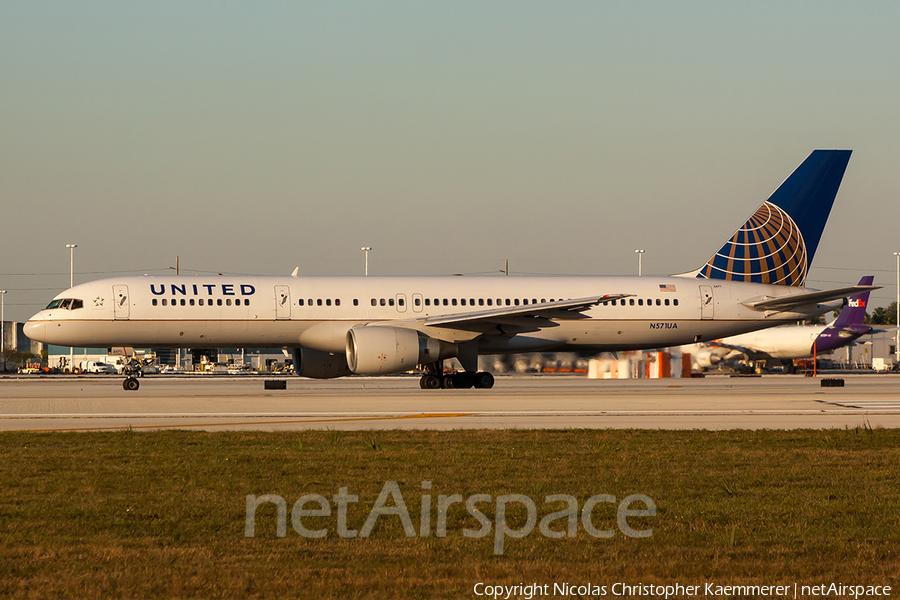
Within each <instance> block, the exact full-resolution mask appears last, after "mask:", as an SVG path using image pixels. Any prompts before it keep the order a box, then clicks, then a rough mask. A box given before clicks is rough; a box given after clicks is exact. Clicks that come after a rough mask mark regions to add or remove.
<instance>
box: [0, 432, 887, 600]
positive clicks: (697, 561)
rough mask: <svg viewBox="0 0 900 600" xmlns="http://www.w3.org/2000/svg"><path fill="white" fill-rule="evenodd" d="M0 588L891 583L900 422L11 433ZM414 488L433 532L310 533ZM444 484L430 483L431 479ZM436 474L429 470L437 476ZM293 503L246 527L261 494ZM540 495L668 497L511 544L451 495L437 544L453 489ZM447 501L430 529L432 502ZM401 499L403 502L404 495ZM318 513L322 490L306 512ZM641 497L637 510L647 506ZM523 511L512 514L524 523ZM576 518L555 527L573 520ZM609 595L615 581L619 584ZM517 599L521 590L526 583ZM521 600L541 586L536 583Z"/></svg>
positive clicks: (240, 591)
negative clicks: (649, 511)
mask: <svg viewBox="0 0 900 600" xmlns="http://www.w3.org/2000/svg"><path fill="white" fill-rule="evenodd" d="M0 461H2V465H3V466H2V473H3V491H2V494H0V534H2V535H0V595H2V596H4V597H9V596H13V597H15V596H21V597H29V596H30V597H66V596H68V597H77V598H97V597H138V598H148V597H204V598H206V597H267V598H268V597H304V598H306V597H309V598H314V597H341V598H355V597H381V598H393V597H397V598H459V597H477V596H475V594H474V592H473V589H474V585H475V584H476V583H478V582H485V583H488V584H490V585H497V584H507V585H515V584H522V583H524V584H529V583H538V584H549V586H550V590H551V591H552V588H553V584H554V583H563V582H568V583H571V584H576V585H582V584H586V583H588V582H591V583H592V584H594V585H606V586H611V585H612V584H613V583H616V582H624V583H628V584H637V583H658V584H673V583H675V582H680V583H682V584H684V585H688V584H691V585H696V584H701V585H702V584H704V583H705V582H711V581H714V582H716V583H717V584H721V585H738V584H759V585H774V584H782V585H793V584H794V583H795V582H796V583H798V584H802V585H818V584H821V583H826V584H827V583H831V582H835V583H844V584H872V585H893V586H894V590H895V591H894V593H895V594H896V590H897V589H898V588H897V586H898V583H900V575H898V574H900V554H898V552H900V515H898V512H900V431H896V430H878V429H875V430H872V429H868V428H865V427H860V428H856V429H851V430H842V431H790V432H785V431H730V432H708V431H643V430H631V431H596V430H571V431H459V432H428V431H425V432H421V431H419V432H416V431H413V432H410V431H391V432H377V433H373V432H338V431H320V432H302V433H260V432H233V433H202V432H182V431H163V432H152V433H137V432H133V431H122V432H114V433H77V434H70V433H56V434H24V433H4V434H0ZM388 481H396V482H397V486H398V489H399V490H401V491H402V495H403V500H404V501H405V504H406V508H407V509H408V512H409V516H410V520H411V523H412V524H413V526H414V528H415V534H416V535H415V537H407V535H406V534H405V533H404V528H403V524H402V519H401V518H400V517H399V516H396V515H386V516H381V517H380V518H379V519H378V520H377V523H375V526H374V528H373V529H372V531H371V535H370V536H369V537H365V538H362V537H356V538H347V539H345V538H342V537H340V536H339V535H338V534H337V532H336V527H337V510H336V507H335V506H334V503H332V514H331V515H330V516H328V517H325V516H305V517H303V518H302V525H303V526H304V527H306V528H308V529H311V530H317V529H327V535H326V536H325V537H322V538H319V539H310V538H307V537H303V536H301V535H300V534H298V533H297V532H296V531H295V530H294V529H293V528H292V526H291V524H292V521H291V508H292V506H293V503H294V502H295V501H296V500H297V499H298V498H300V497H301V496H303V495H305V494H319V495H321V496H324V497H325V498H327V499H328V500H332V497H333V496H334V495H337V494H338V493H339V489H340V488H342V487H346V488H347V493H348V494H351V495H357V496H358V497H359V502H358V503H351V504H349V505H348V506H347V517H346V527H347V528H348V529H352V530H361V529H362V528H363V526H364V522H365V521H366V518H367V516H368V514H369V511H370V510H371V509H372V507H373V505H375V502H376V498H377V497H378V495H379V493H380V492H381V491H382V488H383V486H384V485H385V482H388ZM424 481H427V482H431V488H430V489H423V487H422V482H424ZM426 485H427V484H426ZM264 494H275V495H279V496H281V497H283V498H284V499H285V502H286V506H287V528H286V529H287V531H286V535H285V536H284V537H277V536H276V508H275V505H274V504H266V505H262V506H260V507H259V509H258V511H257V514H256V519H255V535H254V537H245V526H246V520H247V496H248V495H253V496H261V495H264ZM454 494H459V495H460V496H461V497H462V498H468V497H470V496H472V495H475V494H487V495H490V496H491V498H492V502H485V503H481V504H479V505H478V508H479V510H481V511H482V512H483V514H484V515H485V518H486V519H487V520H488V521H490V522H491V523H492V527H495V526H496V522H497V518H496V517H497V515H496V514H495V512H496V510H495V509H496V505H495V501H496V497H497V496H501V495H507V494H521V495H524V496H527V497H529V498H531V499H532V500H533V501H534V502H535V504H536V507H537V513H538V514H537V519H538V521H540V520H541V519H542V518H543V517H545V516H546V515H547V514H548V513H552V512H557V511H560V510H562V509H563V508H565V503H561V502H556V503H549V504H547V503H545V502H544V498H545V497H546V496H548V495H551V494H567V495H571V496H574V497H575V498H576V499H577V503H578V506H579V507H582V506H583V505H584V503H585V501H586V500H587V499H588V498H590V497H592V496H595V495H597V494H609V495H612V496H615V498H616V502H618V501H620V500H621V499H623V498H625V497H626V496H628V495H631V494H644V495H646V496H649V497H650V498H651V499H652V501H653V502H654V503H655V505H656V515H655V516H638V517H631V518H630V519H629V521H628V523H629V524H630V525H631V526H632V527H634V528H636V529H642V530H645V529H651V528H652V535H651V536H650V537H646V538H643V539H638V538H631V537H627V536H625V535H623V534H622V533H621V531H620V529H618V528H617V523H618V521H617V519H616V505H615V504H613V503H607V502H602V503H600V504H598V505H597V506H596V508H595V510H594V512H593V519H592V521H591V523H593V525H594V526H595V527H596V528H597V529H609V530H613V531H614V535H613V537H611V538H609V539H604V538H597V537H593V536H591V535H589V534H588V533H587V532H586V531H585V528H584V522H583V521H582V520H581V517H580V515H579V517H578V520H577V530H576V531H575V532H574V533H575V535H574V536H573V537H562V538H548V537H545V536H544V535H542V534H541V533H540V531H539V527H538V526H535V527H534V529H533V531H531V532H530V533H529V534H528V535H526V536H525V537H522V538H512V537H506V538H505V539H504V541H505V546H504V553H503V554H502V555H495V552H494V548H495V535H494V534H495V531H496V529H493V530H492V532H491V534H490V535H487V536H486V537H481V538H471V537H466V535H465V534H464V530H466V529H468V530H477V529H478V528H479V527H480V526H481V524H480V523H479V521H478V520H476V518H475V517H473V516H472V514H470V513H469V512H467V511H466V508H465V505H464V504H454V505H452V506H451V507H450V508H449V509H448V510H447V511H446V537H436V535H435V534H436V526H437V522H438V519H437V516H436V515H437V506H438V500H439V496H440V495H445V496H450V495H454ZM423 496H429V497H430V504H431V506H430V510H428V512H427V514H428V515H429V516H428V518H427V519H426V520H427V521H428V522H429V529H430V535H429V536H428V537H423V536H422V535H420V534H421V533H422V530H421V522H422V521H421V514H420V513H421V510H422V509H421V507H422V497H423ZM393 505H394V502H393V499H392V500H391V501H388V502H387V504H386V506H393ZM304 506H305V508H306V509H312V508H317V507H318V505H316V504H314V503H313V504H306V505H304ZM641 507H642V506H641V505H636V506H634V508H641ZM526 517H527V515H526V510H525V507H524V505H522V504H521V503H518V504H517V503H510V504H508V505H507V507H506V522H507V524H508V526H509V527H510V528H511V529H520V528H522V527H523V526H524V525H525V524H526ZM567 523H568V521H567V520H566V519H564V518H560V519H556V520H555V521H554V523H553V524H552V526H551V528H552V529H553V530H555V531H565V530H566V526H567ZM609 595H611V594H609ZM513 597H516V596H513ZM518 597H522V596H521V595H519V596H518Z"/></svg>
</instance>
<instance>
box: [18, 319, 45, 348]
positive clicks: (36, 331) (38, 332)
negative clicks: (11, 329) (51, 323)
mask: <svg viewBox="0 0 900 600" xmlns="http://www.w3.org/2000/svg"><path fill="white" fill-rule="evenodd" d="M22 331H23V332H24V333H25V335H27V336H28V337H29V338H31V339H33V340H34V341H36V342H43V341H44V340H45V339H46V331H47V322H46V321H45V320H43V319H42V318H40V317H39V316H38V315H35V316H33V317H31V318H30V319H28V322H26V323H25V325H23V326H22Z"/></svg>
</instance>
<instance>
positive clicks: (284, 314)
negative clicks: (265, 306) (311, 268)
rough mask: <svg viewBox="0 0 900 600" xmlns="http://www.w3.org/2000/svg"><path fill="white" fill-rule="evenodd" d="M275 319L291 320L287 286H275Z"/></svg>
mask: <svg viewBox="0 0 900 600" xmlns="http://www.w3.org/2000/svg"><path fill="white" fill-rule="evenodd" d="M275 318H276V319H290V318H291V288H290V286H287V285H276V286H275Z"/></svg>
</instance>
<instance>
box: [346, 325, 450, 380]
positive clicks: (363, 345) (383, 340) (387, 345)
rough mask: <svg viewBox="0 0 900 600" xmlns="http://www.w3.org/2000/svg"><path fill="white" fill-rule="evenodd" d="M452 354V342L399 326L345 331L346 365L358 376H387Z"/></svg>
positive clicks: (359, 328)
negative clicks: (442, 340)
mask: <svg viewBox="0 0 900 600" xmlns="http://www.w3.org/2000/svg"><path fill="white" fill-rule="evenodd" d="M452 356H456V345H455V344H449V343H447V342H441V341H439V340H436V339H434V338H430V337H428V336H427V335H425V334H423V333H420V332H418V331H415V330H413V329H404V328H402V327H382V326H377V325H375V326H369V327H354V328H353V329H351V330H350V331H348V332H347V365H348V366H349V368H350V370H351V371H353V372H354V373H356V374H358V375H390V374H392V373H402V372H403V371H409V370H410V369H414V368H415V366H416V365H418V364H427V363H433V362H437V361H439V360H443V359H445V358H450V357H452Z"/></svg>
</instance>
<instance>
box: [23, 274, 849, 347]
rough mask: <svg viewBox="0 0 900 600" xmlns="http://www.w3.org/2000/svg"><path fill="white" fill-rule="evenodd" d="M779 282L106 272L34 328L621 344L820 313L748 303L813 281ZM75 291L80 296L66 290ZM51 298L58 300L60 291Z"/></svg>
mask: <svg viewBox="0 0 900 600" xmlns="http://www.w3.org/2000/svg"><path fill="white" fill-rule="evenodd" d="M806 291H808V290H805V289H804V288H799V287H787V286H781V285H766V284H753V283H742V282H732V281H722V280H706V279H697V278H691V277H649V276H648V277H232V276H229V277H206V276H204V277H199V276H198V277H184V276H181V277H177V276H174V277H168V276H162V277H159V276H143V277H125V278H116V279H106V280H100V281H95V282H91V283H84V284H81V285H77V286H75V287H73V288H71V289H69V290H66V291H65V292H63V293H61V294H59V295H58V296H57V297H56V298H57V300H63V302H61V303H60V306H55V307H54V305H53V304H51V306H50V307H48V308H46V309H44V310H42V311H40V312H39V313H37V314H36V315H34V316H33V317H32V318H31V319H30V320H29V321H28V323H27V324H26V326H25V332H26V334H27V335H28V336H29V337H31V338H32V339H35V340H39V341H42V342H45V343H50V344H56V345H61V346H78V347H98V348H102V347H112V346H131V347H140V348H143V347H147V348H151V347H181V348H235V347H236V348H241V347H263V348H270V347H292V348H298V347H303V348H310V349H314V350H321V351H325V352H331V353H343V352H344V351H345V348H346V343H347V341H346V338H347V332H348V330H349V329H351V328H353V327H355V326H361V325H372V324H385V323H387V322H390V324H391V325H393V326H396V327H408V328H412V329H416V330H418V331H420V332H422V333H424V334H425V335H428V336H430V337H432V338H435V339H438V340H442V341H445V342H450V343H464V342H467V341H470V340H476V339H477V340H478V352H479V353H482V354H490V353H509V352H530V351H543V350H561V349H566V350H582V349H583V350H596V351H604V350H609V351H615V350H630V349H641V348H660V347H666V346H677V345H681V344H688V343H692V342H695V341H701V340H702V341H706V340H712V339H716V338H722V337H726V336H732V335H736V334H740V333H745V332H748V331H754V330H757V329H761V328H765V327H771V326H775V325H781V324H785V323H789V322H792V321H797V320H799V319H803V318H807V317H809V316H812V315H817V314H822V313H824V312H826V311H828V310H831V309H833V308H835V307H837V306H840V301H837V302H827V303H822V304H813V305H807V306H804V307H803V308H802V311H803V312H797V311H796V310H795V311H791V312H772V311H769V312H765V311H759V310H752V309H750V308H747V307H746V306H744V305H742V304H741V303H742V302H747V301H750V300H752V299H754V298H760V297H763V296H769V297H784V296H789V295H793V294H799V293H803V292H806ZM616 294H627V295H629V296H628V297H627V298H626V299H623V300H618V301H617V302H615V303H612V302H607V303H605V304H604V303H600V304H598V305H596V306H593V307H591V308H589V309H587V310H585V311H583V312H565V311H559V314H553V315H552V316H550V317H546V316H542V317H535V316H517V315H512V316H509V317H506V318H497V319H493V320H492V321H491V322H490V323H488V324H485V323H484V322H478V323H477V324H476V325H473V326H471V327H468V326H466V325H465V324H463V325H460V324H454V325H450V326H433V325H429V324H428V322H427V319H428V318H429V317H439V316H446V315H457V314H464V313H471V312H479V311H486V310H497V309H502V308H505V307H508V308H510V309H514V308H517V307H519V306H524V305H529V304H540V303H544V302H548V301H553V300H567V299H575V298H585V297H590V296H595V297H600V296H604V295H616ZM67 299H70V300H80V301H81V302H80V305H81V307H80V308H73V307H74V306H76V304H75V303H68V307H67V306H66V303H65V302H64V300H67ZM54 303H56V301H54Z"/></svg>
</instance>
